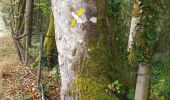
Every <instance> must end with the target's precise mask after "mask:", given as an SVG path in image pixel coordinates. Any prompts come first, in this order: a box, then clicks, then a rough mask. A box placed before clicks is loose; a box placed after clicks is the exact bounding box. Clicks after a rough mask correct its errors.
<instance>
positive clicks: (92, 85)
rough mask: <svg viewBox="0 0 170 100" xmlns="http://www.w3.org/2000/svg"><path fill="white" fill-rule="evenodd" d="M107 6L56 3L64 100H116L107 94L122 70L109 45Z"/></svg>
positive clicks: (69, 0)
mask: <svg viewBox="0 0 170 100" xmlns="http://www.w3.org/2000/svg"><path fill="white" fill-rule="evenodd" d="M107 2H108V1H107V0H106V1H96V0H88V1H86V0H77V1H74V0H52V8H53V14H54V23H55V39H56V45H57V50H58V62H59V69H60V74H61V91H60V98H61V100H74V99H75V100H76V99H81V100H87V99H89V98H90V99H92V100H93V99H94V100H95V99H102V100H104V99H107V100H113V99H114V100H116V98H115V97H114V96H108V95H107V94H106V92H105V86H106V85H107V84H109V83H110V82H113V80H114V77H115V76H116V73H114V71H115V72H116V71H117V70H118V69H117V68H116V67H115V66H117V65H116V63H113V62H115V61H114V59H115V58H116V57H115V55H112V52H113V51H112V50H113V49H112V47H111V45H110V44H109V40H110V42H113V41H112V40H111V39H110V37H109V36H110V32H108V31H107V27H109V26H107V18H106V17H107V7H108V5H107V4H108V3H107ZM113 28H114V27H113ZM109 29H110V28H109ZM115 49H116V48H115ZM113 58H114V59H113ZM116 61H117V60H116Z"/></svg>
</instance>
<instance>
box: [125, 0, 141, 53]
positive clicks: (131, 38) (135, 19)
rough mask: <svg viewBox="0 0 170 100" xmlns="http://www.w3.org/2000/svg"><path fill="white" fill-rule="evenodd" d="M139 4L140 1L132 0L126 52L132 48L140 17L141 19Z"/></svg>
mask: <svg viewBox="0 0 170 100" xmlns="http://www.w3.org/2000/svg"><path fill="white" fill-rule="evenodd" d="M140 3H141V1H140V0H134V5H133V11H132V20H131V26H130V34H129V41H128V51H129V50H130V49H131V48H132V44H133V41H134V38H135V36H136V34H137V30H138V24H139V22H140V17H141V16H140V14H141V13H142V10H141V8H140Z"/></svg>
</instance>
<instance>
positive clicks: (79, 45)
mask: <svg viewBox="0 0 170 100" xmlns="http://www.w3.org/2000/svg"><path fill="white" fill-rule="evenodd" d="M87 6H94V4H93V3H92V4H91V5H87V3H86V2H85V0H52V7H53V14H54V22H55V39H56V43H57V44H56V45H57V49H58V62H59V69H60V75H61V90H60V96H61V97H60V98H61V100H74V99H75V97H74V96H70V95H69V93H67V92H68V91H69V90H68V89H69V87H71V86H72V85H73V84H72V82H73V80H74V79H75V77H76V73H75V72H74V71H73V66H74V64H75V63H76V59H79V57H80V55H79V54H81V53H82V52H83V51H84V50H85V46H84V41H85V39H84V38H85V33H86V30H83V24H85V23H86V24H87V23H90V22H89V21H87V19H88V18H87V16H86V13H87V12H85V13H83V14H82V15H81V16H80V17H79V18H80V20H83V21H84V22H82V23H78V20H76V23H75V26H71V21H72V20H73V19H75V18H74V17H73V16H72V14H73V12H74V13H75V14H76V13H77V11H78V10H79V9H80V8H82V9H85V11H86V10H87ZM94 7H95V6H94ZM94 10H95V9H94ZM91 17H93V16H91Z"/></svg>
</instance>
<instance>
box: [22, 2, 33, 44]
mask: <svg viewBox="0 0 170 100" xmlns="http://www.w3.org/2000/svg"><path fill="white" fill-rule="evenodd" d="M33 2H34V1H33V0H26V8H25V27H24V34H28V36H27V44H28V46H31V38H32V35H31V34H32V19H33V4H34V3H33Z"/></svg>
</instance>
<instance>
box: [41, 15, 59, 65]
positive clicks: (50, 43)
mask: <svg viewBox="0 0 170 100" xmlns="http://www.w3.org/2000/svg"><path fill="white" fill-rule="evenodd" d="M54 33H55V32H54V16H53V14H51V16H50V22H49V27H48V31H47V34H46V36H45V39H44V54H45V58H46V59H47V64H48V66H51V65H53V62H52V57H54V56H55V57H56V55H57V52H55V50H56V44H55V35H54ZM54 62H57V60H56V61H54Z"/></svg>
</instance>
